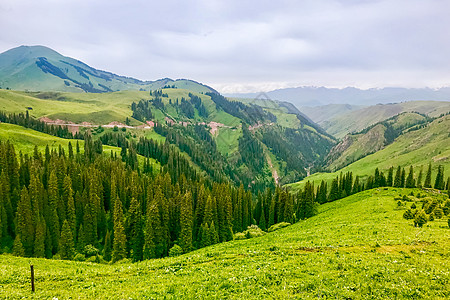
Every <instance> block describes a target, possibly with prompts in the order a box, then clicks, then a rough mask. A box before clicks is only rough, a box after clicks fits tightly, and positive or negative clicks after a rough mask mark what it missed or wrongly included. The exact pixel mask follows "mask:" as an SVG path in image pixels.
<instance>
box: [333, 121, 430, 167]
mask: <svg viewBox="0 0 450 300" xmlns="http://www.w3.org/2000/svg"><path fill="white" fill-rule="evenodd" d="M427 122H429V119H428V118H427V117H426V116H424V115H421V114H417V113H401V114H399V115H396V116H394V117H392V118H389V119H387V120H385V121H382V122H379V123H376V124H374V125H372V126H370V127H368V128H366V129H364V130H363V131H361V132H359V133H354V134H347V135H346V136H345V137H344V139H343V140H342V141H341V142H340V143H339V144H337V145H336V146H334V147H333V149H331V151H330V153H329V154H328V156H327V158H326V163H325V166H326V169H327V170H329V171H334V170H339V169H341V168H343V167H345V166H347V165H348V164H350V163H352V162H354V161H357V160H358V159H361V158H363V157H364V156H366V155H368V154H371V153H375V152H377V151H379V150H381V149H383V148H384V147H386V146H387V145H389V144H391V143H392V142H393V141H394V140H395V139H396V138H397V137H398V136H400V135H402V134H403V133H404V132H407V131H408V130H410V129H411V128H416V127H417V126H425V124H426V123H427Z"/></svg>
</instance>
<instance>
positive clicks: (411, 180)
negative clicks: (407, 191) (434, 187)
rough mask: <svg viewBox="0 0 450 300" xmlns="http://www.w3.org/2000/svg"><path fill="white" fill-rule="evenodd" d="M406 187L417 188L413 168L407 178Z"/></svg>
mask: <svg viewBox="0 0 450 300" xmlns="http://www.w3.org/2000/svg"><path fill="white" fill-rule="evenodd" d="M405 187H406V188H414V187H416V184H415V181H414V169H413V166H410V167H409V174H408V177H407V178H406V183H405Z"/></svg>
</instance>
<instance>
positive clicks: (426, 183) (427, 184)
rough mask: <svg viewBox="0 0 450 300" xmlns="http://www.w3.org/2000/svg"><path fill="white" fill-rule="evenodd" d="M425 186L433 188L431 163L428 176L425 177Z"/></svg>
mask: <svg viewBox="0 0 450 300" xmlns="http://www.w3.org/2000/svg"><path fill="white" fill-rule="evenodd" d="M423 187H425V188H431V163H429V164H428V170H427V176H426V177H425V182H424V184H423Z"/></svg>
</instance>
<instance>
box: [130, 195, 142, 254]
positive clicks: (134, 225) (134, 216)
mask: <svg viewBox="0 0 450 300" xmlns="http://www.w3.org/2000/svg"><path fill="white" fill-rule="evenodd" d="M126 223H127V226H126V232H127V242H128V243H127V244H128V247H127V248H128V251H129V252H130V254H131V258H132V259H133V261H139V260H142V248H143V246H144V243H143V242H144V233H143V229H142V212H141V206H140V205H139V202H138V201H137V200H136V198H134V197H133V198H132V199H131V202H130V208H129V209H128V218H127V222H126Z"/></svg>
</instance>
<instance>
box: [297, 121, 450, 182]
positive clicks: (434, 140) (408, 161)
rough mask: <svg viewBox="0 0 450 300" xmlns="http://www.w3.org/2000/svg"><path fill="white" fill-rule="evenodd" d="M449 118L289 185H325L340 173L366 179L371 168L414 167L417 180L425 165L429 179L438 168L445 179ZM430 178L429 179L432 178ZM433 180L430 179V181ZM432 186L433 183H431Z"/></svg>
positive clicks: (449, 155)
mask: <svg viewBox="0 0 450 300" xmlns="http://www.w3.org/2000/svg"><path fill="white" fill-rule="evenodd" d="M449 128H450V115H447V116H444V117H441V118H438V119H436V120H434V121H433V122H431V123H430V124H428V126H426V127H425V128H422V129H419V130H415V131H411V132H408V133H405V134H403V135H401V136H400V137H398V138H397V139H396V140H395V141H394V142H393V143H392V144H390V145H388V146H387V147H386V148H384V149H383V150H380V151H378V152H376V153H374V154H370V155H368V156H366V157H364V158H362V159H360V160H358V161H356V162H354V163H352V164H350V165H348V166H346V167H344V168H342V169H340V170H338V171H337V172H333V173H316V174H313V175H311V176H309V177H306V178H305V179H303V180H302V181H300V182H296V183H293V184H290V185H288V186H290V187H291V188H293V189H294V190H296V189H298V188H300V187H302V186H303V185H304V184H305V183H306V182H307V181H313V182H315V183H316V184H318V183H320V181H321V180H325V181H327V182H328V183H329V184H330V183H331V181H332V180H333V178H335V177H336V176H338V175H339V173H340V172H343V173H346V172H349V171H351V172H353V176H356V175H359V176H360V177H363V178H364V177H366V176H368V175H373V172H374V170H375V168H377V167H378V168H379V169H380V170H381V171H386V170H387V169H389V168H390V167H391V166H398V165H399V166H402V167H408V166H410V165H413V166H414V167H415V169H414V171H415V176H416V178H417V176H418V173H419V168H420V167H421V166H423V167H424V172H425V171H426V166H427V165H428V163H430V162H431V163H432V164H433V175H434V176H435V175H436V172H437V171H436V170H437V166H438V165H439V164H441V165H443V166H444V167H445V177H444V178H447V177H448V176H450V139H449V134H450V129H449ZM434 176H433V178H434ZM433 180H434V179H433ZM433 182H434V181H433Z"/></svg>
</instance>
